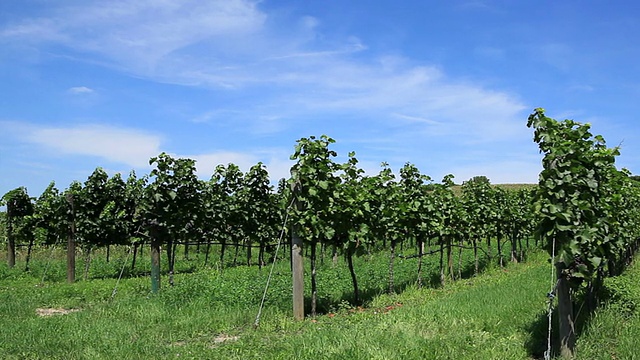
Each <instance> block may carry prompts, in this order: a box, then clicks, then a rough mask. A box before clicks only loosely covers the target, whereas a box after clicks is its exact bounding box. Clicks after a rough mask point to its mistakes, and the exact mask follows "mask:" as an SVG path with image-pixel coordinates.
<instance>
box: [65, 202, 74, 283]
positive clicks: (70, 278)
mask: <svg viewBox="0 0 640 360" xmlns="http://www.w3.org/2000/svg"><path fill="white" fill-rule="evenodd" d="M66 197H67V203H69V206H71V224H70V227H69V234H68V237H67V282H68V283H73V282H75V281H76V213H75V205H74V202H73V194H71V193H67V196H66Z"/></svg>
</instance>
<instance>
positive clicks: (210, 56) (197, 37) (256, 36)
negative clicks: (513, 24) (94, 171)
mask: <svg viewBox="0 0 640 360" xmlns="http://www.w3.org/2000/svg"><path fill="white" fill-rule="evenodd" d="M483 4H484V3H483V2H471V5H473V7H478V6H479V5H483ZM287 16H289V15H286V14H285V15H283V14H282V13H277V12H273V13H271V12H268V10H266V7H264V6H263V4H261V3H258V2H255V1H249V0H213V1H207V2H200V1H195V0H176V1H156V0H143V1H136V2H130V1H125V0H116V1H111V2H108V3H104V2H92V1H87V2H76V3H74V5H66V6H63V7H59V8H57V9H55V10H53V11H51V12H50V13H49V14H48V15H46V16H43V17H40V18H33V19H27V20H24V21H19V22H16V23H14V24H13V25H10V26H7V27H5V28H3V29H0V42H3V41H4V42H26V43H37V44H39V45H47V44H55V45H62V49H63V50H59V49H58V50H56V51H65V50H64V49H71V50H72V52H73V56H75V57H78V56H84V58H83V59H82V60H85V61H89V62H92V63H96V62H99V63H102V64H106V66H110V67H115V68H117V69H118V70H120V71H122V72H125V73H127V74H132V75H134V76H136V77H143V78H145V79H148V80H152V81H157V82H163V83H172V84H180V85H184V86H192V87H199V88H204V89H206V90H209V91H211V94H212V96H213V97H215V96H216V95H217V94H219V93H224V94H232V95H233V97H234V99H235V100H234V102H233V103H230V104H225V103H222V102H218V103H215V104H214V105H213V106H212V109H211V110H209V111H207V109H201V110H200V112H199V113H196V114H195V115H192V116H191V120H192V122H194V123H209V124H212V123H215V124H221V125H223V126H234V127H235V128H242V129H245V128H246V129H248V130H247V133H249V134H252V135H256V136H260V135H264V134H274V133H277V132H283V131H285V130H291V129H297V130H299V131H297V132H295V133H300V132H302V131H304V132H307V131H312V130H313V131H315V130H316V129H322V130H324V129H328V130H332V128H331V126H329V125H327V124H325V123H323V121H325V120H320V119H341V120H340V121H341V122H343V123H344V124H341V125H345V126H346V125H347V122H348V125H349V126H351V127H352V128H358V129H362V130H361V131H360V132H359V134H358V135H357V136H359V137H363V136H370V135H371V136H379V134H369V133H368V130H369V128H371V126H370V125H371V124H376V125H382V126H384V127H386V129H388V130H389V131H388V132H386V133H384V137H379V138H380V139H381V140H380V141H382V142H381V143H379V144H378V145H380V144H382V145H384V146H385V147H390V148H396V149H398V148H402V147H405V146H406V143H407V142H411V143H412V144H413V145H416V147H417V148H416V149H412V150H407V151H406V152H409V151H411V152H416V151H418V152H419V151H421V149H423V148H424V147H425V140H424V139H425V138H428V139H429V140H430V141H442V140H441V139H445V138H446V139H447V141H449V142H450V143H452V144H473V143H485V144H486V143H493V142H499V141H516V142H517V141H518V140H517V139H525V138H526V139H527V140H529V134H528V132H527V130H526V129H525V128H524V126H523V124H522V122H523V119H524V117H525V115H526V114H523V110H525V109H527V108H528V106H526V105H525V104H523V102H522V101H521V100H520V99H519V98H518V96H517V95H514V94H511V93H509V92H506V91H500V90H493V89H488V88H486V87H485V86H483V85H482V84H477V83H472V82H469V81H462V80H459V79H456V78H453V77H451V76H449V75H448V74H447V73H446V71H445V70H444V69H442V68H440V67H439V66H437V65H434V64H425V63H419V62H416V61H414V60H412V59H410V58H406V57H403V56H389V55H387V54H384V53H376V52H373V51H372V50H370V49H369V48H368V47H367V45H366V44H365V43H363V42H362V41H361V40H360V39H359V38H358V37H356V36H352V35H351V34H349V35H344V36H342V37H340V36H337V37H334V38H331V39H328V38H327V37H326V36H325V33H323V31H324V29H323V24H322V22H321V20H319V19H316V18H313V17H309V16H303V17H299V18H295V19H292V18H287ZM280 22H287V23H288V24H287V26H286V29H287V31H282V28H283V27H282V26H281V25H279V23H280ZM51 51H54V50H51ZM72 89H75V90H72ZM72 89H69V91H70V92H72V93H76V94H82V93H87V92H88V91H87V90H85V89H88V90H91V89H90V88H86V87H77V88H72ZM256 95H259V96H256ZM398 124H410V126H406V127H400V126H397V125H398ZM307 129H310V130H307ZM311 129H312V130H311ZM305 135H308V133H305ZM101 136H102V137H101ZM333 136H336V135H333ZM347 136H351V135H347ZM523 136H525V137H523ZM65 137H66V139H67V140H66V141H65V140H62V139H63V138H65ZM69 139H71V140H69ZM89 139H93V140H89ZM138 139H141V141H140V140H138ZM514 139H515V140H514ZM30 140H31V141H32V142H35V143H39V144H42V145H44V146H47V147H49V148H51V149H57V150H58V151H61V152H66V153H74V154H79V153H83V154H88V155H95V156H101V157H103V158H107V159H111V160H113V161H119V162H122V163H125V164H131V165H132V166H134V164H136V165H135V166H138V165H139V164H143V163H144V164H146V161H147V160H148V158H149V157H150V156H154V155H156V154H157V153H158V152H159V151H160V148H161V144H160V138H159V137H158V136H155V135H150V134H148V133H144V132H139V131H134V130H130V129H128V130H127V129H119V128H100V127H99V126H93V127H65V128H47V129H39V130H37V131H34V133H33V134H32V135H31V137H30ZM338 140H340V141H345V140H346V141H355V140H357V139H356V135H353V136H352V139H338ZM373 146H374V145H372V147H373ZM454 146H455V145H454ZM234 150H235V149H234ZM234 150H230V149H221V150H220V151H217V152H212V153H208V154H201V155H197V154H196V155H194V158H196V159H197V160H198V163H199V165H198V167H199V169H202V172H203V173H204V174H207V173H211V171H212V170H213V168H214V167H215V165H217V164H218V163H226V162H234V163H238V164H240V165H241V166H251V165H253V164H255V163H256V162H257V160H259V159H263V158H264V157H262V156H261V155H256V153H255V152H251V151H246V152H236V151H234ZM287 157H288V154H284V156H282V157H281V158H275V157H274V158H270V161H269V163H268V164H267V165H268V166H271V167H272V168H274V169H278V170H277V172H278V173H281V174H282V176H286V175H287V174H288V168H289V165H284V164H288V163H287V160H286V159H287ZM277 159H284V160H277ZM388 160H389V159H388V158H380V159H375V161H372V163H375V164H377V162H379V161H388ZM408 160H410V159H405V160H403V161H408ZM214 164H215V165H214ZM285 169H286V172H285ZM272 175H273V174H272ZM276 176H280V175H276Z"/></svg>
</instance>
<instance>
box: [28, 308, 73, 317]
mask: <svg viewBox="0 0 640 360" xmlns="http://www.w3.org/2000/svg"><path fill="white" fill-rule="evenodd" d="M77 311H80V309H62V308H58V309H56V308H41V309H36V314H38V316H54V315H67V314H70V313H73V312H77Z"/></svg>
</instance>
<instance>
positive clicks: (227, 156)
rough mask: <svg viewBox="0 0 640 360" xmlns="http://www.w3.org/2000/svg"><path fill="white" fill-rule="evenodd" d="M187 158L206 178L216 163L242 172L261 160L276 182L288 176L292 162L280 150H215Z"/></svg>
mask: <svg viewBox="0 0 640 360" xmlns="http://www.w3.org/2000/svg"><path fill="white" fill-rule="evenodd" d="M184 157H186V158H189V159H194V160H196V168H197V171H198V176H200V177H201V178H205V179H208V178H209V177H211V175H212V174H213V171H214V170H215V168H216V167H217V166H218V165H221V164H222V165H225V166H226V165H228V164H230V163H232V164H235V165H237V166H238V167H239V168H240V170H242V171H243V172H247V171H249V169H250V168H251V167H252V166H254V165H256V164H257V163H258V162H262V163H263V164H264V165H265V166H266V168H267V171H268V172H269V177H270V178H271V181H272V182H274V183H275V182H277V181H278V180H279V179H281V178H283V177H284V178H288V177H289V176H290V175H289V170H290V169H291V166H292V165H293V162H291V161H289V160H287V159H288V156H286V155H284V152H282V151H264V150H256V151H253V152H234V151H217V152H212V153H205V154H199V155H186V156H184Z"/></svg>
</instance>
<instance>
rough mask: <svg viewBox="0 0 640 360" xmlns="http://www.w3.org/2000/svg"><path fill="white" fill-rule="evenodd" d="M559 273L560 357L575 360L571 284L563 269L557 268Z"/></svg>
mask: <svg viewBox="0 0 640 360" xmlns="http://www.w3.org/2000/svg"><path fill="white" fill-rule="evenodd" d="M556 270H557V273H558V288H557V290H556V291H557V292H558V325H559V328H558V330H559V333H560V355H561V356H562V358H564V359H573V356H574V352H575V347H576V332H575V324H574V319H573V304H572V302H571V292H570V289H569V282H568V281H567V279H566V278H565V277H564V276H563V274H562V268H561V267H560V266H556Z"/></svg>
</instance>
